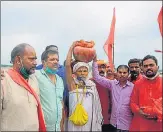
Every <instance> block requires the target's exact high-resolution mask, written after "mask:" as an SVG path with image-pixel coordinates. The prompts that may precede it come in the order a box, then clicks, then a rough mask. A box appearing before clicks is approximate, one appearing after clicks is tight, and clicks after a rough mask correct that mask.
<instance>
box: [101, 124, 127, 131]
mask: <svg viewBox="0 0 163 132" xmlns="http://www.w3.org/2000/svg"><path fill="white" fill-rule="evenodd" d="M109 131H110V132H129V131H127V130H121V129H117V128H116V127H114V126H113V125H111V124H103V125H102V132H109Z"/></svg>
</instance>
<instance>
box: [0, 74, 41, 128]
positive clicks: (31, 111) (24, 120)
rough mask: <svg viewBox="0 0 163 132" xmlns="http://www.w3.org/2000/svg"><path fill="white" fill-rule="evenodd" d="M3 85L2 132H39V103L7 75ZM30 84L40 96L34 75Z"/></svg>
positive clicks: (30, 79)
mask: <svg viewBox="0 0 163 132" xmlns="http://www.w3.org/2000/svg"><path fill="white" fill-rule="evenodd" d="M1 83H2V86H3V87H1V131H38V130H39V121H38V112H37V102H36V100H35V98H34V96H33V95H32V94H30V93H29V92H28V91H27V90H26V89H25V88H23V87H21V86H20V85H18V84H17V83H15V82H14V81H13V80H12V79H11V77H10V76H9V75H8V74H7V73H5V78H4V80H3V81H1ZM28 83H29V84H30V86H31V87H32V88H34V90H35V92H36V93H37V94H38V93H39V89H38V83H37V79H36V78H35V77H34V75H31V76H30V78H29V82H28Z"/></svg>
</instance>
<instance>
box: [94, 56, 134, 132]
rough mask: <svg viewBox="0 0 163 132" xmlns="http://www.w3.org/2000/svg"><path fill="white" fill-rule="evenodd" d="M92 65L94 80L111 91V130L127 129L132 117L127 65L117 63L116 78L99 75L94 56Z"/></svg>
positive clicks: (131, 85) (130, 84)
mask: <svg viewBox="0 0 163 132" xmlns="http://www.w3.org/2000/svg"><path fill="white" fill-rule="evenodd" d="M92 66H93V78H94V80H96V82H98V83H99V84H100V85H102V86H103V87H104V88H107V89H109V90H110V91H111V97H112V108H111V119H110V124H111V125H112V130H111V131H124V132H125V131H128V130H129V126H130V123H131V120H132V117H133V115H132V112H131V109H130V107H129V104H130V96H131V92H132V89H133V83H131V82H129V81H128V76H129V67H128V66H126V65H119V66H118V68H117V76H118V79H117V80H116V79H114V80H109V79H107V78H105V77H101V76H100V75H99V72H98V65H97V63H96V57H95V58H94V62H93V65H92Z"/></svg>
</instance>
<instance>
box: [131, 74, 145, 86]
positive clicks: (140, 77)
mask: <svg viewBox="0 0 163 132" xmlns="http://www.w3.org/2000/svg"><path fill="white" fill-rule="evenodd" d="M142 78H143V77H142V75H141V74H139V76H138V77H137V79H136V80H135V81H132V83H133V84H135V83H136V82H137V81H138V80H140V79H142Z"/></svg>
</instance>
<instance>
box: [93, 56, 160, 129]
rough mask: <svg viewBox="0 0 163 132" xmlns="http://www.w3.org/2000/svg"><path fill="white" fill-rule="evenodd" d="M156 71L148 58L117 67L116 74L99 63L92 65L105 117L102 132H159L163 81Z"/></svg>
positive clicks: (152, 62) (155, 60)
mask: <svg viewBox="0 0 163 132" xmlns="http://www.w3.org/2000/svg"><path fill="white" fill-rule="evenodd" d="M97 68H98V72H99V73H97V71H96V70H97ZM158 68H159V67H158V62H157V59H156V58H155V57H154V56H151V55H147V56H145V57H144V58H143V59H142V60H140V59H136V58H134V59H130V60H129V62H128V66H127V65H120V66H118V68H117V72H116V73H114V71H113V70H111V69H110V68H109V69H108V65H107V64H106V63H104V61H102V60H98V61H96V64H95V63H94V64H93V74H94V75H93V80H94V82H95V83H96V87H97V90H98V92H99V96H100V101H101V106H102V114H103V117H104V123H103V125H102V131H109V130H110V131H129V130H130V131H162V77H160V76H159V73H158ZM105 71H106V74H104V73H105ZM109 71H110V72H109ZM108 72H109V73H110V74H109V76H108ZM97 74H99V75H97ZM104 75H106V76H104ZM100 76H101V77H100ZM109 77H110V78H109ZM105 78H106V79H105ZM108 79H109V80H110V81H109V80H108ZM115 80H116V81H115ZM154 101H155V102H158V103H155V102H154ZM154 107H157V108H154ZM159 118H160V119H159Z"/></svg>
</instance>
